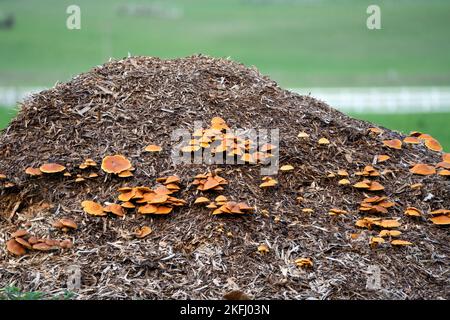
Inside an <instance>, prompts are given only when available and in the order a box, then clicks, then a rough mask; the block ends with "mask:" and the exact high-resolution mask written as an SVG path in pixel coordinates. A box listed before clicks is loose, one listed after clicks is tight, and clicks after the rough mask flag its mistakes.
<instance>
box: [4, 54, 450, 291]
mask: <svg viewBox="0 0 450 320" xmlns="http://www.w3.org/2000/svg"><path fill="white" fill-rule="evenodd" d="M215 116H219V117H222V118H223V119H225V120H226V121H227V123H228V125H229V126H230V127H232V128H269V129H270V128H278V129H279V130H280V150H279V152H280V164H291V165H293V166H294V168H295V170H294V171H292V172H285V173H280V174H278V175H276V176H275V178H276V179H277V180H278V181H279V184H278V185H277V186H276V187H274V188H269V189H267V190H263V189H261V188H259V184H260V183H261V176H260V165H213V166H207V165H177V166H175V165H173V163H172V162H171V157H170V152H171V148H172V145H173V143H174V142H172V141H171V136H170V135H171V132H172V131H173V130H174V129H177V128H187V129H192V125H193V123H194V121H201V122H202V123H203V124H204V125H205V127H207V126H208V125H209V121H210V120H211V118H212V117H215ZM373 126H374V125H372V124H370V123H367V122H364V121H359V120H355V119H352V118H349V117H347V116H346V115H344V114H342V113H340V112H338V111H336V110H334V109H333V108H331V107H329V106H328V105H326V104H325V103H323V102H321V101H318V100H315V99H313V98H311V97H308V96H300V95H297V94H294V93H291V92H288V91H286V90H283V89H281V88H279V87H278V86H277V84H276V83H275V82H273V81H271V80H270V79H268V78H267V77H264V76H262V75H260V74H259V73H258V71H257V70H256V69H253V68H247V67H245V66H243V65H241V64H237V63H235V62H232V61H229V60H225V59H213V58H209V57H204V56H193V57H189V58H184V59H175V60H161V59H157V58H148V57H131V58H127V59H124V60H120V61H112V62H108V63H106V64H104V65H103V66H99V67H96V68H94V69H92V70H91V71H89V72H87V73H84V74H81V75H79V76H77V77H75V78H74V79H72V80H71V81H69V82H67V83H62V84H57V85H56V86H55V87H54V88H53V89H50V90H46V91H43V92H41V93H38V94H35V95H34V96H32V97H31V98H30V99H29V100H27V101H25V102H24V103H23V105H22V109H21V112H20V113H19V115H18V116H17V118H16V119H15V120H14V121H13V122H12V123H11V124H10V126H9V127H8V128H6V129H5V130H3V132H2V133H1V135H0V155H1V157H0V173H4V174H5V175H6V176H7V178H8V179H7V180H3V182H2V181H0V184H1V183H3V184H4V183H5V181H9V182H13V183H14V184H15V185H16V186H15V187H13V188H4V185H3V187H1V186H0V192H1V193H0V213H1V214H0V245H1V249H0V288H2V287H6V286H8V285H16V286H18V287H20V288H21V289H23V290H39V291H44V292H47V293H50V294H58V293H61V292H63V291H64V290H65V289H66V288H67V281H68V277H69V274H70V272H69V269H70V268H69V267H70V266H72V265H76V266H78V267H79V268H80V270H81V287H80V288H79V289H76V290H74V291H75V292H76V294H77V297H78V298H80V299H95V298H99V299H107V298H120V299H122V298H124V299H140V298H145V299H221V298H222V297H223V295H224V294H226V293H227V292H230V291H232V290H241V291H243V292H245V293H246V294H248V295H249V296H250V297H252V298H255V299H436V298H442V299H448V298H450V297H449V292H450V291H449V290H448V289H449V259H448V256H449V232H448V228H447V227H445V226H437V225H433V224H432V223H431V222H430V220H429V217H430V216H429V214H428V212H429V211H430V210H436V209H441V208H445V209H450V180H449V178H448V177H447V178H445V177H442V176H438V175H431V176H418V175H413V174H411V173H410V172H409V168H410V166H411V165H413V164H415V163H428V164H433V165H434V164H436V163H438V162H439V161H441V157H442V155H441V153H440V152H433V151H429V150H428V149H427V148H426V147H425V146H423V144H420V145H404V146H403V149H402V150H394V149H388V148H386V147H383V144H382V142H381V141H382V140H386V139H395V138H399V139H402V138H403V136H402V135H401V134H399V133H396V132H393V131H390V130H388V129H384V133H383V134H381V135H379V136H378V135H374V134H370V133H369V132H368V128H369V127H373ZM300 131H304V132H307V133H308V134H309V135H310V137H309V139H303V140H302V139H299V138H298V137H297V134H298V133H299V132H300ZM321 137H326V138H327V139H329V140H330V142H331V143H330V144H329V145H325V146H319V145H318V143H317V141H318V140H319V139H320V138H321ZM148 144H158V145H161V146H162V147H163V151H162V152H160V153H145V152H143V148H144V147H145V146H146V145H148ZM116 153H119V154H123V155H125V156H126V157H128V159H130V160H131V162H132V164H133V166H134V167H135V168H136V171H135V172H134V174H135V175H134V177H133V178H128V179H121V178H118V177H113V176H111V175H107V174H105V173H104V172H102V171H101V170H100V168H97V170H96V171H95V172H97V173H98V174H99V175H100V177H99V178H96V179H89V180H87V181H86V182H83V183H75V182H74V181H73V177H72V178H68V177H63V176H62V175H56V176H48V175H45V176H43V177H38V178H31V177H29V176H27V175H26V174H25V172H24V170H25V168H27V167H30V166H34V167H39V166H40V165H41V164H43V163H45V162H49V161H50V162H57V163H61V164H64V165H65V166H66V167H67V168H68V170H69V171H70V172H72V173H74V174H76V173H80V172H81V170H79V169H78V165H79V164H80V163H82V162H83V161H84V159H86V158H93V159H94V160H95V161H96V162H97V163H101V160H102V158H103V157H105V156H106V155H112V154H116ZM379 154H388V155H389V156H391V159H390V160H388V161H386V162H383V163H379V164H375V165H374V167H375V168H376V169H377V170H379V171H380V172H382V171H383V170H385V169H389V170H392V173H388V174H384V175H381V176H380V177H375V178H371V180H376V181H379V182H380V183H381V184H382V185H383V186H384V187H385V190H384V191H383V192H378V193H376V194H379V195H386V196H388V198H389V200H391V201H394V202H395V204H396V205H395V207H393V208H391V209H389V213H388V214H386V215H385V217H389V218H394V217H398V218H400V222H401V223H402V225H401V226H400V227H399V228H398V230H401V231H402V232H403V233H402V235H401V237H400V238H401V239H404V240H408V241H410V242H412V243H413V245H412V246H402V247H394V246H392V245H390V243H389V241H388V239H386V243H384V244H381V245H379V246H378V247H375V248H372V247H371V246H369V238H370V237H371V236H374V235H377V234H378V231H379V229H373V230H367V229H359V228H357V227H356V226H355V222H356V221H357V220H358V219H359V218H361V217H363V216H366V215H365V214H362V213H361V212H359V211H358V208H359V203H360V202H361V200H362V199H364V198H365V197H366V196H372V195H373V193H370V192H363V191H361V190H358V189H355V188H353V187H352V186H351V185H350V186H339V185H338V183H337V181H338V178H327V175H328V173H329V172H336V171H337V170H338V169H345V170H347V171H348V172H349V173H350V177H349V180H350V181H351V182H352V184H353V183H355V182H357V181H359V180H361V178H359V177H357V176H354V172H356V171H361V170H362V169H363V168H364V166H366V165H370V164H372V163H373V160H374V157H375V156H376V155H379ZM217 167H220V168H222V169H223V171H222V172H221V173H220V175H221V176H222V177H224V178H226V179H227V180H228V181H229V185H228V186H225V190H224V191H221V192H217V193H214V194H215V195H219V194H223V195H226V196H227V197H229V198H231V199H233V200H239V201H245V202H246V203H248V204H249V205H251V206H254V207H255V208H256V210H255V212H254V213H252V214H249V215H242V216H235V215H233V216H213V215H211V214H210V210H208V209H206V208H204V207H201V206H194V205H192V202H193V201H194V199H195V198H196V197H198V196H199V195H202V194H203V193H201V192H199V191H197V190H196V189H195V188H194V187H193V186H191V185H190V183H191V182H192V178H193V177H194V176H195V175H196V174H199V173H202V172H205V171H208V170H212V169H215V168H217ZM170 174H176V175H178V176H179V177H181V179H182V183H181V186H182V189H181V191H180V192H179V193H177V194H176V197H178V198H181V199H185V200H187V201H188V203H189V205H187V206H185V207H181V208H177V209H176V210H175V211H174V212H172V213H170V214H169V215H165V216H143V215H140V214H137V213H136V212H135V211H132V210H131V211H129V213H128V214H127V215H126V216H125V218H124V219H121V218H118V217H113V216H108V217H93V216H89V215H87V214H86V213H84V212H83V210H82V208H81V205H80V203H81V202H82V201H83V200H95V201H97V202H100V203H104V202H107V201H109V202H113V201H114V200H115V199H116V198H117V195H118V192H117V189H118V188H119V187H121V186H124V185H131V186H140V185H145V186H154V185H155V179H156V178H157V177H161V176H165V175H170ZM419 182H420V183H422V184H423V187H422V188H421V189H418V190H413V189H411V188H410V185H411V184H413V183H419ZM299 196H301V197H303V199H304V200H303V202H301V203H299V202H298V201H297V200H296V198H297V197H299ZM210 198H211V196H210ZM410 206H413V207H416V208H418V209H420V210H421V211H422V212H423V215H422V216H421V217H418V218H417V217H407V216H405V215H404V214H403V212H404V210H405V209H406V207H410ZM302 208H313V209H314V213H312V214H306V213H303V212H302V211H301V209H302ZM330 208H339V209H344V210H347V211H348V212H349V213H348V214H345V215H341V216H330V215H329V214H328V211H329V209H330ZM264 210H267V211H268V212H269V213H268V214H264ZM58 217H72V218H73V219H74V220H75V221H76V222H77V223H78V225H79V229H78V230H76V231H73V232H70V233H68V234H64V233H62V232H60V231H57V230H55V229H54V228H52V226H51V223H52V222H53V221H54V220H55V219H56V218H58ZM144 225H148V226H150V227H151V228H152V229H153V232H152V233H151V234H150V235H149V236H148V237H146V238H144V239H136V238H135V237H134V236H133V234H132V233H133V231H134V230H135V229H136V228H137V227H141V226H144ZM19 228H26V229H27V230H28V231H29V232H30V233H32V234H35V235H37V236H39V237H50V238H52V239H59V240H62V239H66V238H69V239H72V240H73V243H74V246H73V248H71V249H68V250H60V251H55V252H51V253H48V252H36V251H31V252H28V253H27V254H26V255H24V256H21V257H15V256H13V255H11V254H9V253H8V252H7V250H6V248H5V242H6V241H7V240H8V239H10V235H11V233H12V232H14V231H15V230H17V229H19ZM352 233H361V234H360V235H359V237H357V238H356V239H351V238H350V234H352ZM262 243H265V244H267V246H268V247H269V252H268V253H267V254H264V255H262V254H260V253H259V252H258V251H257V247H258V245H260V244H262ZM300 257H309V258H311V259H312V261H313V263H314V265H313V267H312V268H300V267H297V266H296V265H295V263H294V260H295V259H297V258H300ZM373 265H375V266H379V267H380V269H381V288H380V289H377V290H368V289H367V288H366V281H367V278H368V274H367V272H368V268H369V267H370V266H373Z"/></svg>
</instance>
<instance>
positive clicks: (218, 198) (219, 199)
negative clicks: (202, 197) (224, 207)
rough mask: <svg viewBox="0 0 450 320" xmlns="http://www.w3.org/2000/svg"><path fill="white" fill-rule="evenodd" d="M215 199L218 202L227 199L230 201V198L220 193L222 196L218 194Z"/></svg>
mask: <svg viewBox="0 0 450 320" xmlns="http://www.w3.org/2000/svg"><path fill="white" fill-rule="evenodd" d="M214 201H216V202H226V201H228V198H227V197H225V196H224V195H220V196H217V197H216V199H214Z"/></svg>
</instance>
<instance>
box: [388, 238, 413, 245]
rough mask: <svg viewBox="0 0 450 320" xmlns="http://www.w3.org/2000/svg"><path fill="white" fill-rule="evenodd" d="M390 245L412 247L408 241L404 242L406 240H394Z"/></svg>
mask: <svg viewBox="0 0 450 320" xmlns="http://www.w3.org/2000/svg"><path fill="white" fill-rule="evenodd" d="M391 245H393V246H410V245H412V243H411V242H409V241H406V240H400V239H396V240H392V241H391Z"/></svg>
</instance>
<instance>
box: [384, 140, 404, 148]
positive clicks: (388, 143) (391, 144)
mask: <svg viewBox="0 0 450 320" xmlns="http://www.w3.org/2000/svg"><path fill="white" fill-rule="evenodd" d="M383 144H384V145H385V146H386V147H388V148H391V149H398V150H399V149H401V148H402V142H401V141H400V140H398V139H393V140H384V141H383Z"/></svg>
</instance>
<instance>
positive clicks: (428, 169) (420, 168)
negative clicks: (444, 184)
mask: <svg viewBox="0 0 450 320" xmlns="http://www.w3.org/2000/svg"><path fill="white" fill-rule="evenodd" d="M409 171H410V172H411V173H413V174H418V175H422V176H427V175H431V174H435V173H436V169H435V168H434V167H433V166H430V165H428V164H424V163H418V164H416V165H415V166H414V167H412V168H411V169H409Z"/></svg>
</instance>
